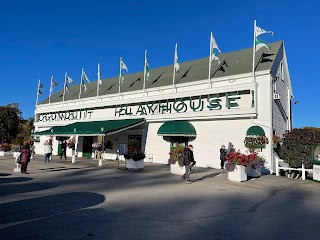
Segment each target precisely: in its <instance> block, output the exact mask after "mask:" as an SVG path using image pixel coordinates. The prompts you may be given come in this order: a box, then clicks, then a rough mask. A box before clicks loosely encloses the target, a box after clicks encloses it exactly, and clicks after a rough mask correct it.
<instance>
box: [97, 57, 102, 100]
mask: <svg viewBox="0 0 320 240" xmlns="http://www.w3.org/2000/svg"><path fill="white" fill-rule="evenodd" d="M97 75H98V81H97V99H98V98H99V88H100V81H101V76H100V63H98V74H97Z"/></svg>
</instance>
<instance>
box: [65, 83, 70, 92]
mask: <svg viewBox="0 0 320 240" xmlns="http://www.w3.org/2000/svg"><path fill="white" fill-rule="evenodd" d="M65 90H66V92H68V93H70V91H69V87H68V84H66V88H65Z"/></svg>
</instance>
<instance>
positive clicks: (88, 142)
mask: <svg viewBox="0 0 320 240" xmlns="http://www.w3.org/2000/svg"><path fill="white" fill-rule="evenodd" d="M92 143H93V137H83V153H82V157H84V158H92Z"/></svg>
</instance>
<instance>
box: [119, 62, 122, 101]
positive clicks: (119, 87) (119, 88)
mask: <svg viewBox="0 0 320 240" xmlns="http://www.w3.org/2000/svg"><path fill="white" fill-rule="evenodd" d="M121 61H122V57H120V73H119V99H120V91H121V87H120V84H121V82H120V81H121V79H120V78H121V77H122V76H121Z"/></svg>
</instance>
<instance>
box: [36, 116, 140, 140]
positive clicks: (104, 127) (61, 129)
mask: <svg viewBox="0 0 320 240" xmlns="http://www.w3.org/2000/svg"><path fill="white" fill-rule="evenodd" d="M144 122H145V120H144V118H136V119H123V120H107V121H94V122H76V123H73V124H69V125H66V126H56V127H52V128H51V129H50V130H47V131H44V132H38V133H34V135H49V136H71V135H79V136H97V135H111V134H114V133H118V132H121V131H124V130H126V129H129V128H133V127H135V126H138V125H140V124H143V123H144Z"/></svg>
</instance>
